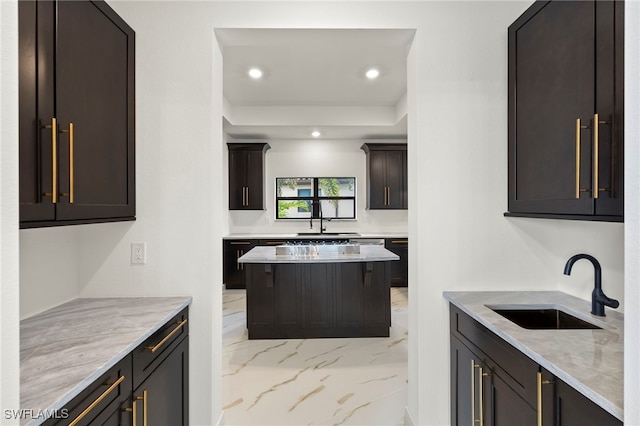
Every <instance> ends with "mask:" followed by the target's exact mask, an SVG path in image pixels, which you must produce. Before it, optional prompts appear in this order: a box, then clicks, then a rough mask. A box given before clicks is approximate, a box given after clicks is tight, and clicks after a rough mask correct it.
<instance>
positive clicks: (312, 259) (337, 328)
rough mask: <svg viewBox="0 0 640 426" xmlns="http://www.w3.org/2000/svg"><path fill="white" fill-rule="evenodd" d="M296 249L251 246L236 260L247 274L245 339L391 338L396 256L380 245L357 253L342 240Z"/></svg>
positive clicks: (359, 250)
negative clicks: (392, 276)
mask: <svg viewBox="0 0 640 426" xmlns="http://www.w3.org/2000/svg"><path fill="white" fill-rule="evenodd" d="M282 247H286V246H282ZM277 250H279V251H281V252H282V251H284V253H282V254H276V251H277ZM295 250H297V251H295ZM295 250H294V251H291V250H281V249H278V248H277V247H255V248H253V249H252V250H251V251H249V252H248V253H247V254H245V255H244V256H242V257H240V258H239V259H238V262H239V263H243V264H245V265H244V268H245V272H246V277H247V280H246V283H247V328H248V330H249V339H304V338H330V337H389V327H390V326H391V300H390V283H391V275H390V272H391V268H390V262H391V261H394V260H398V259H399V257H398V256H397V255H395V254H393V253H392V252H390V251H388V250H386V249H385V248H384V247H379V246H358V247H357V248H356V250H357V253H355V252H354V251H355V250H354V247H353V245H344V244H343V245H340V246H336V245H304V246H299V245H298V246H297V248H295Z"/></svg>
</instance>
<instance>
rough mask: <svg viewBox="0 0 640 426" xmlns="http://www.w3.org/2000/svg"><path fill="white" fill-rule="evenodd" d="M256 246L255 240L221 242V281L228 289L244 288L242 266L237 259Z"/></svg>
mask: <svg viewBox="0 0 640 426" xmlns="http://www.w3.org/2000/svg"><path fill="white" fill-rule="evenodd" d="M256 245H258V241H257V240H224V241H223V247H222V251H223V254H222V255H223V260H222V268H223V277H222V280H223V282H224V284H225V286H226V288H229V289H242V288H245V271H244V265H243V264H242V263H238V258H239V257H241V256H243V255H244V254H245V253H247V252H248V251H249V250H251V249H252V248H254V247H255V246H256Z"/></svg>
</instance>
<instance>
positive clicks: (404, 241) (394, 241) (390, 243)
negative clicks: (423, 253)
mask: <svg viewBox="0 0 640 426" xmlns="http://www.w3.org/2000/svg"><path fill="white" fill-rule="evenodd" d="M384 246H385V248H387V249H392V248H407V247H408V246H409V239H408V238H387V239H385V240H384Z"/></svg>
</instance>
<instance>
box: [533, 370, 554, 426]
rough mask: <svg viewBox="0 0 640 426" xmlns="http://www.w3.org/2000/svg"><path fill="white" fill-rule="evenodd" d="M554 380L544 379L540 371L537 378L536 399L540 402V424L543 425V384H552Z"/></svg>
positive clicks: (539, 425)
mask: <svg viewBox="0 0 640 426" xmlns="http://www.w3.org/2000/svg"><path fill="white" fill-rule="evenodd" d="M552 383H554V382H553V380H542V372H541V371H538V377H537V380H536V384H537V386H536V400H537V402H538V426H542V385H550V384H552Z"/></svg>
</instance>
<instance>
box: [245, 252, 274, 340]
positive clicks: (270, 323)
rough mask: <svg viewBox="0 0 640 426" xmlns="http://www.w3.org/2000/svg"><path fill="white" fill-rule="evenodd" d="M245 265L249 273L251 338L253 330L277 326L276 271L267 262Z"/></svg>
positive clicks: (248, 301)
mask: <svg viewBox="0 0 640 426" xmlns="http://www.w3.org/2000/svg"><path fill="white" fill-rule="evenodd" d="M245 266H246V273H247V277H246V278H247V280H246V284H247V328H248V329H249V338H251V337H252V333H251V332H252V331H253V330H259V329H273V328H274V327H275V295H274V282H273V279H274V277H273V272H274V271H273V269H271V265H266V264H259V263H250V264H247V265H245ZM268 274H270V276H268ZM267 278H268V279H269V281H267Z"/></svg>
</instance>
